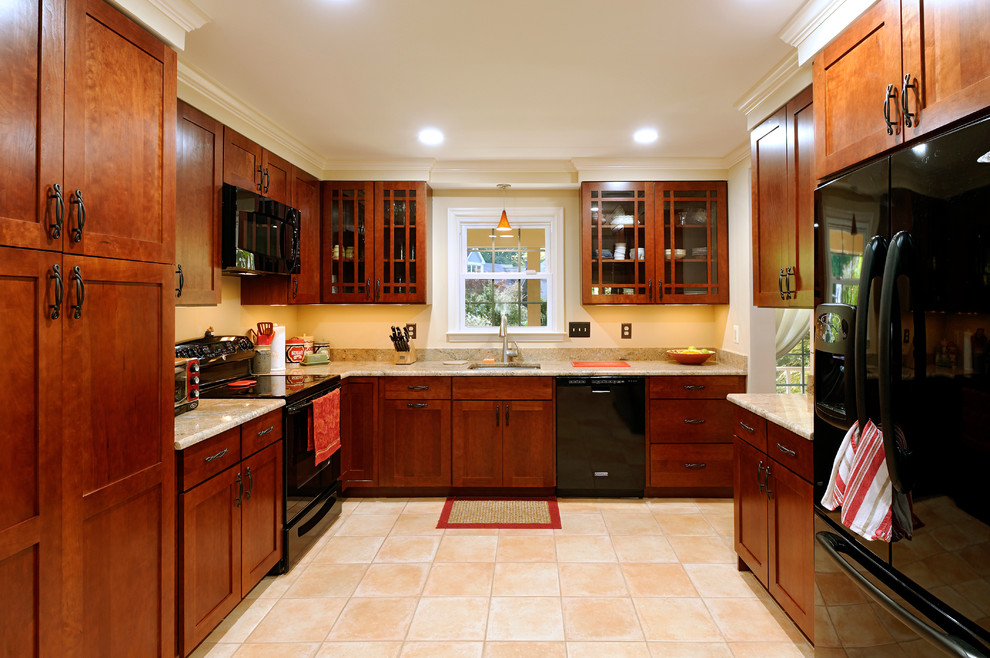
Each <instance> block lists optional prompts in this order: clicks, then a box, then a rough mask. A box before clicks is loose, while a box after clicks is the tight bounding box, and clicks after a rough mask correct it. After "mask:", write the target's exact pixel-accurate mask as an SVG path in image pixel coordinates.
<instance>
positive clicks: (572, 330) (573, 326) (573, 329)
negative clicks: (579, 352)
mask: <svg viewBox="0 0 990 658" xmlns="http://www.w3.org/2000/svg"><path fill="white" fill-rule="evenodd" d="M567 335H568V336H570V337H571V338H591V323H590V322H568V323H567Z"/></svg>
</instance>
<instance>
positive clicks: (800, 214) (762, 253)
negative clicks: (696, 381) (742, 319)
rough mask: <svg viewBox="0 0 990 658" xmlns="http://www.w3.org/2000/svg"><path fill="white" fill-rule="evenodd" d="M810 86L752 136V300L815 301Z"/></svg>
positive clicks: (771, 302) (779, 302)
mask: <svg viewBox="0 0 990 658" xmlns="http://www.w3.org/2000/svg"><path fill="white" fill-rule="evenodd" d="M812 99H813V95H812V90H811V87H808V88H807V89H805V90H804V91H802V92H801V93H800V94H798V95H797V96H795V97H794V98H793V99H791V100H790V101H789V102H788V103H787V104H786V105H785V106H784V107H782V108H780V109H779V110H777V111H776V112H775V113H774V114H773V115H771V116H770V117H769V118H767V119H766V121H764V122H763V123H761V124H760V125H759V126H757V127H756V128H754V129H753V131H752V133H751V134H750V146H751V148H750V154H751V159H750V162H751V163H752V181H753V192H752V201H753V215H752V217H753V304H754V305H755V306H768V307H778V308H779V307H810V306H812V305H813V304H814V222H815V217H814V215H815V207H814V189H815V185H816V175H815V123H814V111H813V104H812Z"/></svg>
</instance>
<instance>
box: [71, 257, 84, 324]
mask: <svg viewBox="0 0 990 658" xmlns="http://www.w3.org/2000/svg"><path fill="white" fill-rule="evenodd" d="M72 280H73V281H75V283H76V303H75V304H73V305H72V317H73V318H75V319H76V320H78V319H79V318H81V317H82V307H83V301H84V300H85V299H86V284H85V283H83V278H82V270H80V269H79V266H78V265H76V266H75V267H73V268H72Z"/></svg>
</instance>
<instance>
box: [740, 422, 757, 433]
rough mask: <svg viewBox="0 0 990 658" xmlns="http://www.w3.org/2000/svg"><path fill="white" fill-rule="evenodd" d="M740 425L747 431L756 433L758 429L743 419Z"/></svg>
mask: <svg viewBox="0 0 990 658" xmlns="http://www.w3.org/2000/svg"><path fill="white" fill-rule="evenodd" d="M739 427H741V428H743V429H744V430H746V431H747V432H752V433H756V430H755V429H753V428H752V427H750V426H749V425H747V424H746V423H744V422H742V421H741V420H740V421H739Z"/></svg>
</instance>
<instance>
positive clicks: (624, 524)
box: [602, 511, 663, 537]
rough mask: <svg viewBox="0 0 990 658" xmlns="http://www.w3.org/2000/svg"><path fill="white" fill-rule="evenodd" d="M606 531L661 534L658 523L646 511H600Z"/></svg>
mask: <svg viewBox="0 0 990 658" xmlns="http://www.w3.org/2000/svg"><path fill="white" fill-rule="evenodd" d="M602 518H603V519H605V526H606V527H607V528H608V533H609V534H610V535H612V536H613V537H615V536H616V535H662V534H663V532H662V531H661V530H660V525H659V524H658V523H657V521H656V519H655V518H654V517H653V515H652V514H649V513H647V512H611V511H610V512H602Z"/></svg>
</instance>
